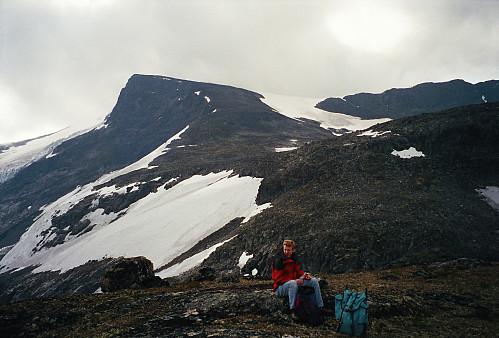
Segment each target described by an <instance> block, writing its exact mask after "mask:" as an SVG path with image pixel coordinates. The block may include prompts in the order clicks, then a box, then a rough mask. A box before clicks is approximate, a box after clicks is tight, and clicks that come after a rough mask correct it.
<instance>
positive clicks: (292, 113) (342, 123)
mask: <svg viewBox="0 0 499 338" xmlns="http://www.w3.org/2000/svg"><path fill="white" fill-rule="evenodd" d="M262 95H263V96H264V98H263V99H262V102H263V103H265V104H266V105H267V106H269V107H271V108H272V109H274V110H275V111H276V112H279V113H281V114H282V115H286V116H287V117H290V118H292V119H295V120H299V119H301V118H305V119H309V120H314V121H318V122H319V123H320V126H321V127H322V128H324V129H347V130H349V131H357V130H364V129H367V128H369V127H371V126H373V125H375V124H378V123H383V122H387V121H390V119H388V118H384V119H372V120H363V119H361V118H360V117H356V116H350V115H346V114H340V113H331V112H328V111H325V110H322V109H319V108H316V107H315V105H316V104H317V103H319V102H321V101H323V100H324V99H320V98H305V97H295V96H285V95H277V94H270V93H266V94H262Z"/></svg>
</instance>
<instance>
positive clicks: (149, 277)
mask: <svg viewBox="0 0 499 338" xmlns="http://www.w3.org/2000/svg"><path fill="white" fill-rule="evenodd" d="M164 285H168V282H167V281H163V280H162V279H161V278H160V277H158V276H155V275H154V269H153V264H152V262H151V261H150V260H148V259H147V258H145V257H142V256H140V257H132V258H123V259H121V260H120V262H118V263H117V264H116V265H115V266H113V267H112V268H110V269H108V270H107V271H106V273H105V274H104V278H102V282H101V289H102V291H103V292H112V291H117V290H122V289H128V288H135V289H136V288H144V287H157V286H164Z"/></svg>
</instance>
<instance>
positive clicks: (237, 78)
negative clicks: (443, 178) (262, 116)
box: [0, 0, 499, 143]
mask: <svg viewBox="0 0 499 338" xmlns="http://www.w3.org/2000/svg"><path fill="white" fill-rule="evenodd" d="M373 4H374V5H373ZM355 6H356V7H355ZM352 7H354V9H353V10H352ZM365 13H367V15H366V14H365ZM498 14H499V2H497V1H459V0H442V1H424V0H423V1H403V0H400V1H399V0H393V1H376V2H373V1H306V2H304V1H233V0H215V1H189V0H184V1H159V0H146V1H139V0H137V1H132V0H119V1H118V0H115V1H113V0H95V1H92V0H47V1H36V0H16V1H8V0H0V32H1V34H0V46H1V54H0V58H1V59H0V74H1V76H0V120H1V121H2V123H1V124H0V143H4V142H8V141H14V140H18V139H22V138H27V137H32V136H36V135H40V134H43V133H47V132H51V131H55V130H56V129H58V128H63V127H65V126H67V125H75V124H87V125H91V124H95V123H96V122H97V120H98V119H100V118H103V117H104V116H105V115H107V114H108V113H109V112H110V111H111V109H112V107H113V106H114V104H115V103H116V99H117V97H118V94H119V91H120V89H121V88H122V87H123V86H124V85H125V83H126V81H127V79H128V78H129V77H130V76H131V75H132V74H134V73H143V74H160V75H166V76H173V77H179V78H185V79H190V80H196V81H208V82H215V83H221V84H229V85H234V86H238V87H243V88H247V89H251V90H255V91H263V92H265V91H266V92H274V93H279V94H286V95H296V96H310V97H327V96H344V95H347V94H353V93H357V92H362V91H363V92H381V91H383V90H385V89H389V88H393V87H409V86H413V85H415V84H417V83H421V82H427V81H434V82H437V81H447V80H451V79H454V78H462V79H464V80H466V81H469V82H473V83H475V82H479V81H484V80H489V79H498V78H499V65H498V61H497V60H499V35H498V34H495V33H496V32H498V31H499V21H498V20H496V17H497V16H498ZM363 15H364V16H363ZM352 23H355V24H354V25H352V26H351V27H347V28H348V29H347V30H344V31H342V28H345V27H346V26H348V25H350V24H352ZM338 24H340V26H338ZM341 25H342V26H341ZM396 33H397V34H398V35H397V34H396ZM349 34H355V35H349ZM340 35H342V36H340ZM344 39H347V40H344ZM366 39H367V40H366ZM390 39H391V40H390ZM371 45H372V46H371ZM369 46H371V47H370V48H371V49H369V48H367V47H369ZM376 46H383V48H382V49H381V50H375V49H376Z"/></svg>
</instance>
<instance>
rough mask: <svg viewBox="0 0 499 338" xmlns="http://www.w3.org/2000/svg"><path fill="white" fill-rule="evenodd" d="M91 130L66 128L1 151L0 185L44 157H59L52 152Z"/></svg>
mask: <svg viewBox="0 0 499 338" xmlns="http://www.w3.org/2000/svg"><path fill="white" fill-rule="evenodd" d="M91 129H92V128H91ZM91 129H84V130H80V129H76V128H65V129H63V130H60V131H58V132H55V133H53V134H50V135H46V136H42V137H39V138H36V139H33V140H31V141H28V142H26V143H25V144H22V145H20V146H11V147H9V148H7V149H6V150H4V151H0V184H2V183H3V182H5V181H7V180H9V179H10V178H12V177H13V176H15V174H16V173H17V172H18V171H19V170H21V169H22V168H24V167H27V166H29V165H30V164H31V163H34V162H36V161H38V160H41V159H42V158H44V157H46V158H51V157H54V156H57V154H54V153H53V152H52V151H53V150H54V149H55V148H56V147H57V146H58V145H60V144H61V143H62V142H64V141H67V140H69V139H71V138H74V137H77V136H78V135H82V134H84V133H86V132H88V131H89V130H91Z"/></svg>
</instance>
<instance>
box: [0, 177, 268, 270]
mask: <svg viewBox="0 0 499 338" xmlns="http://www.w3.org/2000/svg"><path fill="white" fill-rule="evenodd" d="M260 182H261V179H259V178H253V177H239V176H234V175H232V172H231V171H223V172H220V173H212V174H209V175H206V176H193V177H191V178H189V179H187V180H185V181H182V182H180V183H178V184H177V185H175V186H174V187H172V188H170V189H168V190H165V189H163V188H160V189H158V191H157V192H156V193H151V194H149V195H148V196H146V197H145V198H143V199H141V200H139V201H137V202H136V203H134V204H132V205H131V206H130V207H129V208H128V210H127V211H126V213H125V214H124V215H123V216H121V217H120V218H118V219H115V220H114V221H111V222H110V223H109V224H107V222H104V224H101V225H99V226H96V227H95V228H94V229H93V230H92V231H90V232H89V233H86V234H84V235H82V236H79V237H77V238H74V239H72V240H68V241H66V242H65V243H63V244H61V245H58V246H56V247H51V248H49V249H42V250H41V251H39V252H36V253H35V254H33V255H31V252H32V251H31V250H32V248H33V247H34V246H35V245H36V242H37V241H38V239H37V238H39V237H40V236H41V232H42V231H43V230H45V229H46V227H43V226H37V224H36V223H35V224H34V225H33V226H32V227H31V228H30V229H29V230H28V232H26V233H25V234H24V235H23V236H22V238H21V240H20V241H19V242H18V243H17V244H16V245H15V246H14V248H12V250H11V251H9V252H8V253H7V255H6V256H5V257H4V258H3V259H2V261H1V262H0V264H1V266H2V269H1V270H2V272H5V271H8V270H12V269H16V268H20V267H23V266H31V265H38V268H37V269H36V270H35V271H34V273H37V272H42V271H49V270H52V271H61V272H64V271H67V270H69V269H71V268H74V267H76V266H79V265H82V264H84V263H86V262H87V261H89V260H100V259H103V258H106V257H119V256H124V257H133V256H145V257H147V258H148V259H150V260H151V261H152V262H153V264H154V266H156V267H159V266H162V265H165V264H167V263H168V262H170V261H171V260H172V259H174V258H175V257H176V256H178V255H180V254H181V253H183V252H185V251H186V250H188V249H190V248H191V247H192V246H194V245H195V244H196V243H197V242H198V241H200V240H201V239H203V238H205V237H206V236H208V235H209V234H211V233H212V232H214V231H216V230H218V229H220V228H221V227H223V226H224V225H225V224H227V223H228V222H229V221H231V220H232V219H234V218H236V217H248V216H250V215H254V214H256V212H257V211H259V210H262V208H259V206H258V205H256V203H255V199H256V195H257V193H258V188H259V186H260ZM73 197H76V198H77V196H73ZM67 198H68V199H69V198H70V197H69V196H67ZM98 216H99V215H93V216H92V217H94V218H98ZM42 218H43V217H42ZM42 218H40V219H39V221H40V220H41V219H42ZM45 221H46V220H45ZM42 225H46V226H47V225H48V226H50V224H47V222H45V224H42ZM206 254H208V255H209V253H205V255H206ZM196 258H199V257H196ZM203 259H204V258H203ZM201 261H202V259H201ZM189 267H192V266H190V265H189V266H187V265H186V266H184V268H185V269H187V268H189ZM182 270H183V269H178V268H177V269H176V270H175V272H176V273H181V272H183V271H182Z"/></svg>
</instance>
